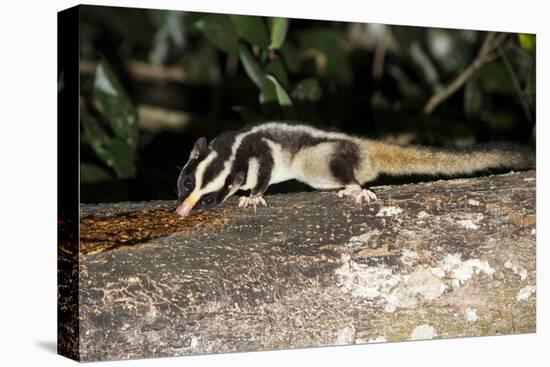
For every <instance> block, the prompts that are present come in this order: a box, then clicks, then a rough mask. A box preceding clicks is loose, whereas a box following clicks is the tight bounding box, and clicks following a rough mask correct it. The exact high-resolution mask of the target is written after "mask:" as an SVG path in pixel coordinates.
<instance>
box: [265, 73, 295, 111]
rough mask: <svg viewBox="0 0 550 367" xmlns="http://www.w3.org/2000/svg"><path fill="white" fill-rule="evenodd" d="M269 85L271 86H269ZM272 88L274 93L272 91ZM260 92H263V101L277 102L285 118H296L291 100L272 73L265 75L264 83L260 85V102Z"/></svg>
mask: <svg viewBox="0 0 550 367" xmlns="http://www.w3.org/2000/svg"><path fill="white" fill-rule="evenodd" d="M270 85H271V87H270ZM273 88H274V93H273ZM262 94H264V100H263V103H277V104H278V105H279V107H280V108H281V110H282V111H283V115H284V117H285V118H287V119H296V113H295V111H294V108H293V106H292V100H291V99H290V96H289V95H288V93H287V92H286V90H285V88H284V87H283V86H282V85H281V83H279V81H278V80H277V78H275V77H274V76H273V75H269V74H268V75H266V76H265V78H264V84H263V85H262V93H260V102H262Z"/></svg>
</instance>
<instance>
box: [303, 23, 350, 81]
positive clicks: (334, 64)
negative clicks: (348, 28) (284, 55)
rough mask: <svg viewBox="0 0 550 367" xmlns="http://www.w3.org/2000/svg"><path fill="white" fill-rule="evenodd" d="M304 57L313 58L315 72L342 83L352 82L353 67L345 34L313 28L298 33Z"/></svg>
mask: <svg viewBox="0 0 550 367" xmlns="http://www.w3.org/2000/svg"><path fill="white" fill-rule="evenodd" d="M298 39H299V43H300V49H301V50H302V51H301V53H302V58H305V59H311V60H312V61H313V63H314V66H315V73H316V74H317V75H319V76H322V77H326V78H328V79H334V80H335V81H337V82H339V83H342V84H350V83H351V80H352V69H351V63H350V60H349V55H348V52H347V50H346V49H345V48H344V37H343V35H342V34H341V33H340V32H338V31H336V30H333V29H328V28H313V29H307V30H304V31H302V32H300V33H299V34H298Z"/></svg>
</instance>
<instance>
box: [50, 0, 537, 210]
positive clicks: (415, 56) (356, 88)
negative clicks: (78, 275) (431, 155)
mask: <svg viewBox="0 0 550 367" xmlns="http://www.w3.org/2000/svg"><path fill="white" fill-rule="evenodd" d="M80 14H81V27H80V57H81V60H80V66H81V80H80V83H81V84H80V85H81V121H80V130H81V167H80V177H81V201H82V202H86V203H88V202H106V201H124V200H132V201H136V200H151V199H171V198H175V191H174V190H175V181H176V178H177V175H178V166H181V165H183V164H184V163H185V161H186V160H187V157H188V153H189V150H190V148H191V146H192V144H193V142H194V141H195V140H196V139H197V138H198V137H199V136H206V137H207V138H209V139H210V138H213V137H214V136H216V135H217V134H219V133H220V132H222V131H225V130H228V129H235V128H239V127H240V126H243V125H245V124H248V123H253V122H259V121H265V120H273V119H284V120H296V121H305V122H308V123H310V124H313V125H316V126H319V127H329V128H336V129H339V130H342V131H346V132H349V133H353V134H360V135H365V136H369V137H372V138H379V139H385V140H388V141H392V142H396V143H399V144H411V143H414V144H428V145H436V146H455V147H467V146H470V145H472V144H475V143H477V142H483V141H495V140H508V141H516V142H520V143H523V144H531V145H533V146H534V141H535V128H534V127H535V97H536V94H535V90H536V88H535V49H536V37H535V36H534V35H529V34H508V33H500V32H477V31H473V30H452V29H438V28H420V27H406V26H393V25H392V26H388V25H380V24H357V23H346V22H328V21H314V20H300V19H284V18H270V17H252V16H240V15H224V14H204V13H191V12H181V11H159V10H139V9H126V8H113V7H95V6H82V7H81V13H80ZM58 80H59V81H58V89H59V90H61V89H62V88H63V85H64V80H63V73H61V74H60V75H59V79H58ZM416 179H417V180H418V179H425V178H423V177H420V178H416ZM403 180H405V181H410V180H411V179H410V178H406V179H403V178H401V179H395V178H388V177H382V178H381V179H380V180H379V181H378V182H379V183H381V182H383V183H388V182H402V181H403ZM303 189H306V188H305V187H304V186H301V185H299V184H296V183H286V184H279V185H276V186H273V187H272V188H270V192H275V191H288V190H303Z"/></svg>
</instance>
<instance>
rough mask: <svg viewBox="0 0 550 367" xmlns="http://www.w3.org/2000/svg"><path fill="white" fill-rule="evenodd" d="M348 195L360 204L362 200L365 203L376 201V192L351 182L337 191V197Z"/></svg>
mask: <svg viewBox="0 0 550 367" xmlns="http://www.w3.org/2000/svg"><path fill="white" fill-rule="evenodd" d="M344 196H350V197H351V198H353V199H354V200H355V202H356V203H357V204H361V203H362V202H363V200H365V201H366V202H367V203H370V202H371V201H376V200H377V197H376V194H375V193H374V192H372V191H370V190H367V189H363V188H361V186H359V185H356V184H353V185H348V186H346V188H345V189H343V190H340V191H338V197H344Z"/></svg>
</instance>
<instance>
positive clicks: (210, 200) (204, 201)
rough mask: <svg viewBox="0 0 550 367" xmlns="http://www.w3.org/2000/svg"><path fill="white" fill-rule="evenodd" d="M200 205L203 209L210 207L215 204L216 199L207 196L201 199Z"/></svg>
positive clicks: (210, 195)
mask: <svg viewBox="0 0 550 367" xmlns="http://www.w3.org/2000/svg"><path fill="white" fill-rule="evenodd" d="M201 204H202V205H204V206H205V207H210V206H213V205H215V204H216V199H215V197H214V195H212V194H207V195H204V196H203V197H202V198H201Z"/></svg>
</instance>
